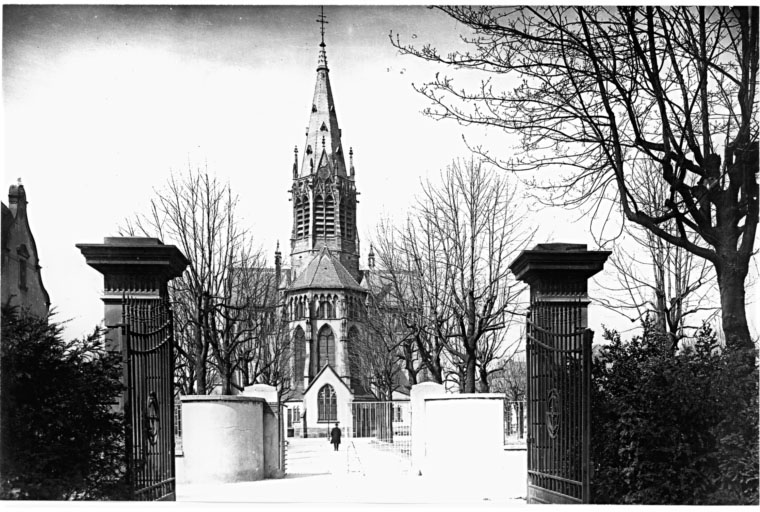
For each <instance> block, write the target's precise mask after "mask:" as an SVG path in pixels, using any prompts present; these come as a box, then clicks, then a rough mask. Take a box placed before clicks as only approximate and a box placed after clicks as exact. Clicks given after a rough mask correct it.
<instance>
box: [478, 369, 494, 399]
mask: <svg viewBox="0 0 760 512" xmlns="http://www.w3.org/2000/svg"><path fill="white" fill-rule="evenodd" d="M490 391H491V386H490V385H489V384H488V371H487V370H486V369H485V368H483V367H481V368H480V392H481V393H489V392H490Z"/></svg>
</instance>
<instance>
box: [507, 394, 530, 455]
mask: <svg viewBox="0 0 760 512" xmlns="http://www.w3.org/2000/svg"><path fill="white" fill-rule="evenodd" d="M525 403H526V402H525V401H524V400H521V401H514V400H504V445H505V446H515V445H517V446H519V445H525V444H526V435H525V433H526V432H527V430H528V415H527V409H526V407H525Z"/></svg>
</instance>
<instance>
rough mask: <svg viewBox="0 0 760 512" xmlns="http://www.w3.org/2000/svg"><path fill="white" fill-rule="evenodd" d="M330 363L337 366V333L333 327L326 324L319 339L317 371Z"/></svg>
mask: <svg viewBox="0 0 760 512" xmlns="http://www.w3.org/2000/svg"><path fill="white" fill-rule="evenodd" d="M328 364H329V365H330V366H332V367H333V368H335V335H334V334H333V332H332V329H330V327H329V326H327V325H325V326H324V327H322V329H321V330H320V331H319V337H318V339H317V371H319V370H321V369H322V368H323V367H324V366H327V365H328Z"/></svg>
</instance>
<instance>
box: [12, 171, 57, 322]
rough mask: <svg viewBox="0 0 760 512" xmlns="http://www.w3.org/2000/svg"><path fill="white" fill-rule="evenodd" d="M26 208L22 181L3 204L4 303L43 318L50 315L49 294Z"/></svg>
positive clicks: (13, 188) (14, 186)
mask: <svg viewBox="0 0 760 512" xmlns="http://www.w3.org/2000/svg"><path fill="white" fill-rule="evenodd" d="M26 207H27V200H26V191H25V190H24V186H23V185H22V184H21V180H19V182H18V183H17V184H15V185H11V187H10V189H9V191H8V205H7V206H6V205H5V203H2V276H1V280H2V285H1V288H2V303H3V305H10V306H16V307H18V308H19V309H20V310H21V312H23V313H26V314H31V315H34V316H37V317H40V318H42V317H46V316H47V314H48V310H49V308H50V297H49V296H48V293H47V290H45V285H43V284H42V267H41V266H40V259H39V257H38V255H37V244H36V243H35V242H34V236H33V235H32V230H31V229H30V228H29V219H28V218H27V209H26Z"/></svg>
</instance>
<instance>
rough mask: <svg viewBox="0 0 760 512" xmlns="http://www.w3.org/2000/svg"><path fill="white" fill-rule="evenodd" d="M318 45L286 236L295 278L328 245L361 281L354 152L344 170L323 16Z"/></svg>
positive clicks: (350, 153) (350, 152)
mask: <svg viewBox="0 0 760 512" xmlns="http://www.w3.org/2000/svg"><path fill="white" fill-rule="evenodd" d="M317 22H318V23H319V24H320V32H321V35H322V41H321V42H320V44H319V47H320V49H319V58H318V61H317V81H316V86H315V87H314V97H313V100H312V103H311V113H310V115H309V125H308V127H307V128H306V142H305V143H304V146H303V152H302V154H301V155H300V159H299V151H298V146H296V148H295V158H294V161H293V185H292V187H291V189H290V194H291V201H292V203H293V231H292V235H291V238H290V247H291V253H290V258H291V268H292V269H293V272H294V276H293V277H294V278H297V276H298V275H299V274H300V273H301V272H303V270H304V268H305V267H306V265H308V264H309V262H310V261H311V260H312V258H313V257H314V256H316V255H317V253H318V252H319V251H320V249H322V247H327V248H328V249H330V251H331V252H332V254H333V255H335V256H336V257H338V258H339V259H340V262H341V263H342V264H343V266H344V267H345V268H346V270H348V272H349V273H350V274H351V275H352V277H353V278H354V279H356V280H357V281H359V280H360V273H359V237H358V233H357V231H356V204H357V200H356V196H357V194H358V193H357V192H356V185H355V182H354V163H353V154H354V153H353V149H349V151H348V162H349V163H348V166H346V157H345V152H344V148H343V143H342V141H341V135H342V134H341V130H340V128H339V127H338V116H337V112H336V110H335V101H334V100H333V95H332V89H331V87H330V75H329V69H328V67H327V52H326V51H325V46H326V45H325V24H326V23H327V20H326V19H325V16H324V14H320V15H319V18H318V19H317Z"/></svg>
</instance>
